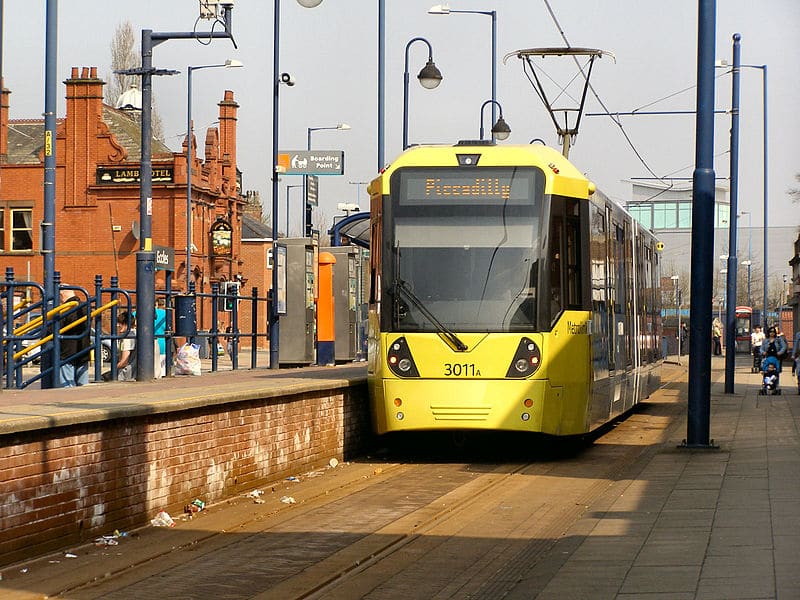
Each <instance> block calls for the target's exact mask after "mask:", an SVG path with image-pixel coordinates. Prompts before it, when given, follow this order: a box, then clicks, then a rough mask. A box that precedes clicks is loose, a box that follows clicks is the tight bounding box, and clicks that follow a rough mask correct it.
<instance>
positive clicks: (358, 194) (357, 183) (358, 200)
mask: <svg viewBox="0 0 800 600" xmlns="http://www.w3.org/2000/svg"><path fill="white" fill-rule="evenodd" d="M347 183H349V184H350V185H354V186H356V206H357V207H358V210H359V211H360V210H361V186H362V185H369V181H348V182H347Z"/></svg>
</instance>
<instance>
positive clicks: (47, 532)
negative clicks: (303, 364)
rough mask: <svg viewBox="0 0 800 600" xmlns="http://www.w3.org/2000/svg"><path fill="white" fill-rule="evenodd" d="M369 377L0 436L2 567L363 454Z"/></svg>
mask: <svg viewBox="0 0 800 600" xmlns="http://www.w3.org/2000/svg"><path fill="white" fill-rule="evenodd" d="M369 428H370V425H369V417H368V406H367V392H366V385H361V386H358V387H352V388H345V389H339V390H331V391H320V392H315V393H305V394H301V395H297V396H292V397H286V398H281V399H270V400H263V401H247V402H240V403H235V404H227V405H221V406H215V407H206V408H204V409H197V410H187V411H182V412H174V413H167V414H161V415H151V416H144V417H138V418H126V419H117V420H112V421H107V422H101V423H91V424H86V425H76V426H71V427H62V428H56V429H50V430H41V431H32V432H27V433H24V434H14V435H7V436H3V437H0V524H1V526H0V565H6V564H10V563H12V562H16V561H19V560H22V559H25V558H30V557H33V556H39V555H42V554H45V553H47V552H50V551H55V550H59V549H66V548H68V547H69V546H70V545H76V544H79V543H81V542H86V541H90V540H92V539H93V538H95V537H98V536H100V535H105V534H110V533H112V532H113V531H114V530H115V529H119V530H129V529H131V528H134V527H138V526H142V525H145V524H147V523H148V522H149V520H150V519H151V518H153V517H154V516H155V515H156V513H158V511H160V510H166V511H167V512H169V513H170V514H171V515H180V514H181V513H182V512H183V507H184V506H185V505H186V504H188V503H190V502H191V501H192V500H194V499H195V498H199V499H201V500H204V501H205V502H207V503H213V502H216V501H219V500H221V499H224V498H226V497H229V496H232V495H236V494H239V493H242V492H244V491H246V490H249V489H252V488H256V487H258V486H259V485H263V484H265V483H267V482H269V481H274V480H276V479H282V478H284V477H286V476H288V475H294V474H298V473H301V472H303V471H304V470H309V469H312V468H315V467H319V466H321V465H325V464H327V463H328V461H329V460H330V459H331V458H332V457H337V458H338V459H343V458H344V459H346V458H348V457H351V456H354V455H356V454H358V453H359V452H361V451H362V450H363V449H364V447H365V444H366V443H367V440H368V438H369V435H370V434H369Z"/></svg>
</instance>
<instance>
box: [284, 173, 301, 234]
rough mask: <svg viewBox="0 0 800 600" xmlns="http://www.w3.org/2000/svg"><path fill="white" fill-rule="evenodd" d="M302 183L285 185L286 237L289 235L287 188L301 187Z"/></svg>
mask: <svg viewBox="0 0 800 600" xmlns="http://www.w3.org/2000/svg"><path fill="white" fill-rule="evenodd" d="M301 187H303V184H301V183H298V184H297V185H287V186H286V237H289V190H290V189H292V188H301Z"/></svg>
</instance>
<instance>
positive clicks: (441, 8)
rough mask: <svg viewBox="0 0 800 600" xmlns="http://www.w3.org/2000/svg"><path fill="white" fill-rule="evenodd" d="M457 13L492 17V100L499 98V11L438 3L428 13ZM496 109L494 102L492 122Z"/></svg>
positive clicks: (495, 116)
mask: <svg viewBox="0 0 800 600" xmlns="http://www.w3.org/2000/svg"><path fill="white" fill-rule="evenodd" d="M456 13H461V14H473V15H486V16H487V17H491V19H492V100H497V12H496V11H494V10H453V9H452V8H450V6H449V5H447V4H436V5H435V6H431V7H430V9H429V10H428V14H430V15H450V14H456ZM495 109H496V107H495V106H494V104H493V105H492V123H494V122H496V121H497V113H496V110H495ZM501 112H502V111H501ZM498 139H505V138H498Z"/></svg>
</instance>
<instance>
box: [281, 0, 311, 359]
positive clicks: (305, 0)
mask: <svg viewBox="0 0 800 600" xmlns="http://www.w3.org/2000/svg"><path fill="white" fill-rule="evenodd" d="M321 2H322V0H297V3H298V4H300V6H303V7H305V8H314V7H316V6H319V5H320V3H321ZM272 14H273V25H272V162H271V163H270V168H269V170H270V177H271V178H272V256H273V263H272V289H271V290H270V295H271V299H272V302H271V303H270V307H271V308H270V315H269V368H270V369H278V368H279V366H280V365H279V348H278V344H279V343H280V318H279V316H278V302H277V296H276V294H277V293H278V268H277V265H278V261H277V256H278V253H277V250H276V246H275V244H276V242H277V240H278V173H277V171H276V167H277V166H278V115H279V112H280V111H279V105H278V90H279V89H280V85H281V72H280V27H281V0H275V2H274V5H273V12H272Z"/></svg>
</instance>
